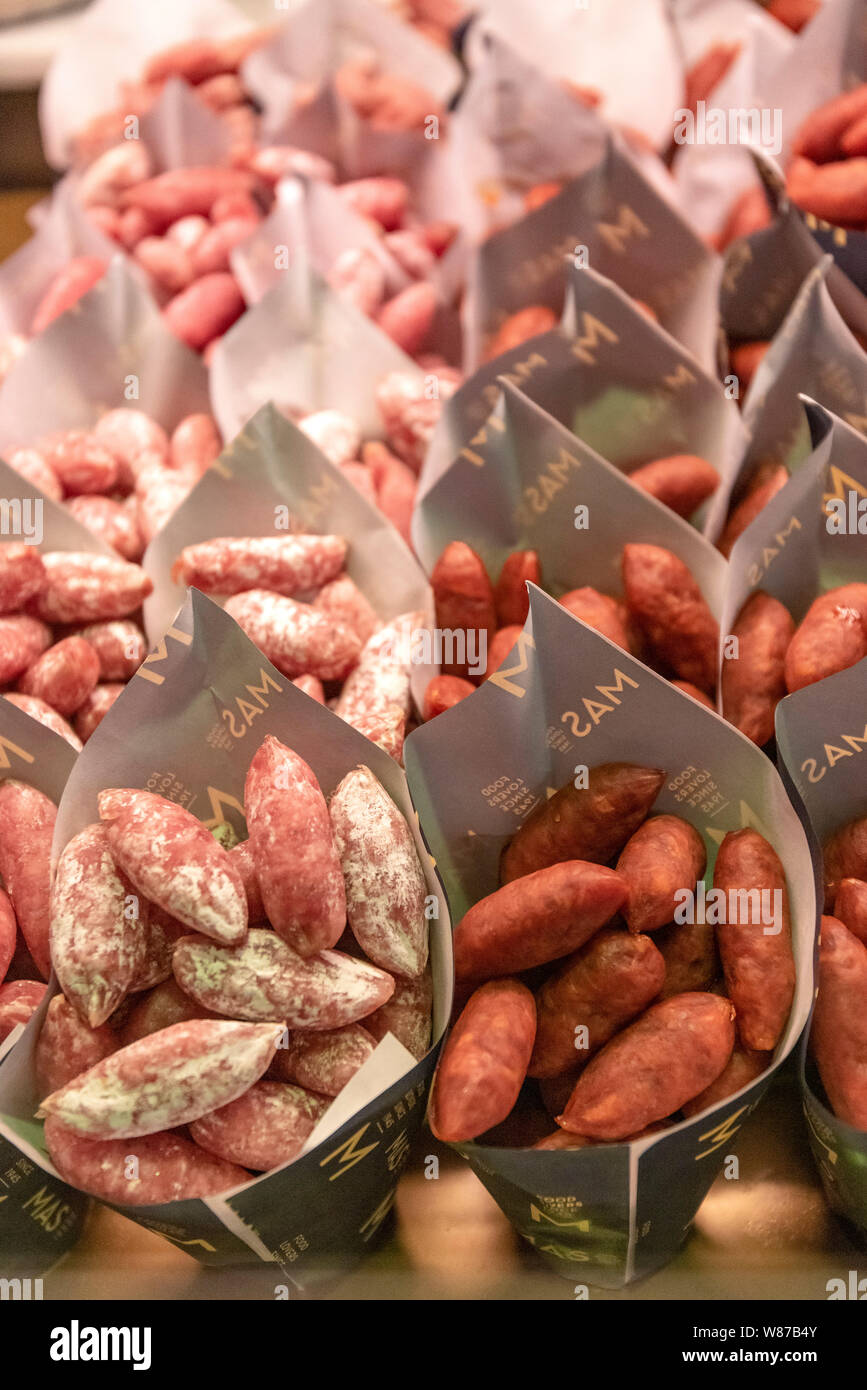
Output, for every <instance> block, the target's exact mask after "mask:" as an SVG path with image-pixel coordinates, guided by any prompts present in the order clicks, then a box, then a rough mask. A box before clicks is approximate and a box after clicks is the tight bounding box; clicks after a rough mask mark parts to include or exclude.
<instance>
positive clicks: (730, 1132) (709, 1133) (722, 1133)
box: [695, 1105, 749, 1163]
mask: <svg viewBox="0 0 867 1390" xmlns="http://www.w3.org/2000/svg"><path fill="white" fill-rule="evenodd" d="M748 1109H749V1106H748V1105H742V1106H741V1108H740V1110H736V1111H735V1112H734V1114H733V1115H727V1116H726V1118H725V1119H724V1120H723V1121H722V1123H721V1124H718V1125H715V1126H714V1128H713V1129H707V1130H705V1132H704V1134H700V1135H699V1137H698V1142H699V1144H705V1143H707V1144H709V1147H708V1148H706V1149H703V1150H702V1151H701V1152H700V1153H697V1154H696V1156H695V1161H696V1163H698V1161H699V1159H701V1158H707V1157H708V1155H709V1154H712V1153H716V1150H717V1149H719V1148H721V1147H722V1145H723V1144H728V1143H730V1141H731V1140H732V1139H734V1137H735V1135H736V1134H737V1132H738V1130H739V1129H740V1127H741V1121H742V1116H744V1115H745V1114H746V1113H747V1110H748Z"/></svg>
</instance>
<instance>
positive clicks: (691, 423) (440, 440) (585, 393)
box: [419, 267, 746, 506]
mask: <svg viewBox="0 0 867 1390" xmlns="http://www.w3.org/2000/svg"><path fill="white" fill-rule="evenodd" d="M501 378H502V379H504V380H506V381H509V382H511V383H512V384H513V385H515V386H517V387H519V388H520V390H521V391H522V392H523V393H524V394H525V395H526V396H529V398H530V399H531V400H532V401H534V402H535V403H536V404H537V405H539V406H541V407H542V408H543V409H544V410H545V411H547V412H548V414H550V415H553V416H554V418H555V419H556V420H558V421H559V422H560V423H561V424H562V425H564V426H565V427H566V428H567V429H568V430H570V431H571V432H572V433H573V434H575V435H576V436H577V437H578V438H579V439H581V440H582V441H583V443H585V444H587V445H588V446H589V447H590V448H591V449H594V450H595V451H596V452H597V453H599V454H601V455H602V457H603V458H605V459H607V460H608V462H609V463H612V464H613V465H614V466H615V467H617V468H620V469H621V470H623V471H626V472H628V471H629V469H630V468H633V467H636V466H637V465H638V463H646V462H648V461H650V460H651V459H656V458H664V457H666V456H668V455H669V454H682V453H692V454H699V455H701V456H702V457H703V458H706V459H707V460H708V461H709V462H710V463H712V464H713V465H714V467H715V468H716V469H717V471H718V472H719V474H720V478H721V486H723V487H725V486H726V485H727V480H729V479H731V478H732V477H733V475H734V473H735V470H736V469H737V466H738V464H739V461H740V457H741V454H742V452H743V449H744V445H745V440H746V435H745V431H744V427H743V424H742V422H741V420H740V417H739V414H738V410H737V407H736V405H735V403H734V401H732V400H728V399H727V398H726V395H725V391H724V389H723V387H722V386H721V385H720V383H719V382H718V381H716V380H714V379H713V378H712V377H710V376H708V375H707V374H706V373H705V372H704V371H703V370H702V368H701V367H700V365H699V364H698V363H697V362H696V361H695V359H694V358H693V357H692V356H691V355H690V353H688V352H687V350H686V349H685V348H683V347H682V346H681V345H680V344H679V343H677V342H676V341H675V340H674V339H673V338H672V337H671V336H670V335H669V334H668V333H666V332H665V331H664V330H663V329H661V328H660V327H659V326H658V325H657V324H655V323H652V322H651V321H650V320H649V319H648V318H647V316H646V315H645V314H643V313H642V312H641V310H640V309H638V308H636V306H635V305H634V304H633V303H632V301H631V300H630V299H629V297H628V296H627V295H626V294H625V293H624V292H623V291H622V290H621V289H619V288H618V287H617V286H616V285H614V284H613V283H612V282H611V281H610V280H606V279H604V278H603V277H602V276H601V275H599V274H597V272H596V271H595V270H592V269H589V268H578V267H573V269H572V271H571V288H570V299H569V302H568V304H567V309H566V314H565V316H564V321H563V324H562V325H561V327H560V328H559V329H556V330H553V331H552V332H550V333H545V334H542V335H540V336H539V337H538V338H532V339H530V340H529V342H526V343H522V344H521V345H520V346H519V347H517V348H514V349H513V350H512V351H510V352H507V353H503V355H502V356H501V357H498V358H495V359H494V361H492V362H489V363H487V364H486V365H485V366H483V367H480V368H479V370H478V371H476V372H474V373H473V375H472V376H471V377H469V378H468V379H467V380H466V381H465V382H464V383H463V385H462V386H461V387H460V388H459V389H458V390H457V391H456V392H455V394H454V395H453V396H451V397H450V398H449V399H448V400H447V401H446V402H445V403H444V405H443V409H442V414H441V416H440V420H439V423H438V425H437V429H436V432H435V434H434V437H433V439H432V441H431V446H430V449H429V450H428V454H427V458H426V459H425V464H424V468H423V469H422V474H421V479H420V484H419V503H420V505H421V506H424V505H425V498H426V496H427V494H428V493H429V492H430V490H431V489H432V488H433V486H434V485H435V484H436V483H437V481H438V480H439V478H440V477H441V476H442V475H443V474H444V473H445V471H446V470H447V469H448V468H449V467H450V466H451V465H452V464H453V463H454V461H455V459H456V458H457V456H458V455H459V454H460V453H461V451H462V450H465V451H466V452H465V457H470V458H471V456H472V454H473V453H474V452H476V451H477V450H478V446H479V445H480V444H482V445H483V444H484V443H485V440H486V421H487V419H488V417H489V415H490V413H491V410H492V409H493V407H494V406H495V405H496V402H497V397H498V394H499V390H500V379H501Z"/></svg>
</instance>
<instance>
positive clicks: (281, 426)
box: [143, 404, 433, 642]
mask: <svg viewBox="0 0 867 1390" xmlns="http://www.w3.org/2000/svg"><path fill="white" fill-rule="evenodd" d="M278 521H279V523H280V524H279V529H278ZM284 521H288V522H289V527H288V528H287V527H286V526H284V525H283V522H284ZM292 530H294V531H311V532H315V533H317V534H320V535H336V536H343V537H344V538H345V539H346V540H347V542H348V545H349V550H348V555H347V560H346V572H347V573H348V575H349V576H350V578H351V579H352V580H354V582H355V583H356V584H357V586H358V587H359V589H361V591H362V593H363V594H364V595H365V597H366V598H367V599H368V601H369V603H370V604H371V605H372V607H373V608H374V610H375V611H376V612H377V613H378V614H379V616H380V618H382V619H383V620H385V619H388V618H395V617H397V616H398V615H399V614H401V613H408V612H415V611H420V610H423V611H425V612H431V611H432V609H433V599H432V596H431V592H430V587H429V586H428V583H427V581H426V579H425V577H424V574H423V573H422V571H421V569H420V568H419V565H418V562H417V560H416V559H415V558H414V556H413V555H412V554H411V553H410V551H409V549H408V548H407V546H406V545H405V544H404V542H403V540H402V539H401V537H400V536H399V535H398V533H397V531H395V529H394V527H393V526H392V525H391V523H390V522H388V521H386V519H385V517H384V516H383V515H382V513H381V512H380V511H379V510H378V509H377V508H376V507H373V506H371V504H370V503H369V502H368V501H367V499H366V498H365V497H363V496H362V495H361V493H360V492H359V491H358V489H357V488H356V487H354V486H353V484H352V483H351V482H350V481H349V479H348V478H346V477H344V475H343V474H342V473H341V471H340V469H339V468H336V467H335V466H334V464H332V463H330V462H329V460H328V459H327V458H326V457H325V455H324V454H322V453H321V452H320V450H319V449H317V447H316V445H315V444H314V443H313V442H312V440H310V439H308V438H307V435H306V434H304V433H303V431H302V430H300V429H298V427H297V426H296V425H293V424H292V423H291V422H290V421H289V420H286V419H285V418H284V417H283V416H282V415H281V414H280V413H279V412H278V411H277V410H276V409H275V408H274V406H273V405H270V404H269V405H265V406H262V408H261V409H260V410H259V411H257V413H256V414H255V415H254V416H253V418H252V420H249V421H248V422H247V424H246V425H245V426H244V429H243V430H242V431H241V433H240V434H239V435H238V436H237V437H236V438H235V439H233V440H232V442H231V444H229V445H228V447H227V448H225V449H224V450H223V452H222V454H220V457H219V458H218V459H217V460H216V462H215V463H214V464H213V466H212V467H211V468H209V469H208V471H207V473H205V475H204V477H203V478H201V479H200V481H199V482H198V483H197V484H196V486H195V488H194V489H193V491H192V492H191V493H190V494H189V496H188V497H187V498H186V499H185V501H183V502H182V503H181V505H180V507H179V508H178V509H177V511H176V512H175V513H174V514H173V516H171V517H170V518H169V520H168V522H167V523H166V525H165V526H164V527H163V528H162V530H161V531H160V532H159V533H158V534H157V536H156V537H155V538H154V540H153V541H152V542H151V544H150V545H149V546H148V549H147V551H146V552H145V556H144V560H143V564H144V568H145V569H146V570H147V572H148V574H149V575H150V576H151V579H152V580H153V584H154V589H153V593H152V594H151V595H150V597H149V598H147V599H145V606H144V616H145V626H146V629H147V632H148V636H149V638H150V640H151V641H152V642H153V641H157V639H158V638H159V637H160V636H161V635H162V634H163V633H164V632H165V630H166V628H167V627H168V626H169V625H170V624H171V622H172V619H173V617H174V615H175V613H176V612H177V610H178V608H179V606H180V605H181V604H182V603H183V601H184V597H185V590H184V589H183V587H181V586H180V585H178V584H175V583H174V582H173V581H172V578H171V568H172V565H173V564H174V562H175V560H177V558H178V556H179V555H180V552H181V551H182V550H183V549H184V547H185V546H187V545H196V544H197V543H198V542H199V541H205V540H212V539H213V538H214V537H216V536H273V537H279V536H280V535H286V534H289V532H290V531H292Z"/></svg>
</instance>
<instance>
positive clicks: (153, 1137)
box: [0, 737, 432, 1205]
mask: <svg viewBox="0 0 867 1390" xmlns="http://www.w3.org/2000/svg"><path fill="white" fill-rule="evenodd" d="M23 791H26V792H27V793H28V794H29V795H28V796H26V797H22V789H21V788H17V787H16V784H14V783H5V784H4V785H3V788H2V789H0V814H3V815H4V816H6V817H8V816H10V815H12V814H17V815H18V817H19V819H20V817H22V816H24V815H29V816H30V818H31V819H33V820H35V819H36V817H37V816H38V815H41V816H42V822H41V823H42V824H43V825H46V826H47V823H48V820H49V818H50V815H51V813H53V809H54V808H53V807H50V805H49V806H46V805H45V803H46V800H47V799H46V798H44V797H39V795H38V794H35V793H33V792H32V790H31V789H29V788H28V789H23ZM4 798H5V800H4ZM13 798H14V800H13ZM10 800H12V805H11V807H7V805H6V804H5V802H6V801H10ZM21 801H24V802H26V803H27V804H26V805H19V804H18V803H19V802H21ZM31 803H32V804H31ZM244 810H245V814H246V819H247V827H248V832H249V838H248V839H247V840H244V841H240V842H237V840H236V842H235V843H231V841H232V839H233V838H235V837H233V836H232V834H231V830H230V827H228V826H221V827H218V828H217V829H216V830H215V831H214V833H211V832H210V831H209V830H207V829H206V828H205V827H204V826H203V825H202V824H201V823H200V822H199V821H198V820H197V819H196V818H195V816H193V815H192V814H191V813H190V812H189V811H187V810H185V809H184V808H183V807H182V806H179V805H177V804H176V803H174V802H171V801H167V800H166V799H165V798H163V797H161V796H158V795H156V794H154V793H150V792H145V791H138V790H136V789H132V788H129V789H114V788H113V789H106V790H105V791H103V792H102V793H100V796H99V814H100V820H99V821H98V822H95V823H94V824H92V825H88V826H86V827H85V828H84V829H83V830H81V831H80V832H79V833H78V834H77V835H75V836H74V837H73V838H72V839H71V840H70V841H69V843H68V844H67V845H66V847H65V848H64V850H63V852H62V853H61V855H60V859H59V862H58V865H57V869H56V873H55V876H54V882H53V886H52V888H51V893H50V901H49V899H48V895H47V883H48V875H47V872H46V869H47V864H46V863H45V862H42V863H40V864H39V865H38V866H37V868H38V877H39V884H38V888H39V892H38V894H37V893H36V888H35V885H34V884H33V883H32V882H30V881H25V880H23V879H22V877H21V875H22V874H23V873H24V872H26V868H27V866H26V865H25V864H23V863H20V862H16V861H14V860H9V859H4V863H3V872H4V878H5V879H6V882H7V884H8V886H9V893H10V897H11V899H12V903H14V905H15V911H16V912H18V914H19V916H20V917H21V920H22V929H23V930H24V931H25V932H26V933H28V935H27V941H28V945H30V947H31V949H32V950H33V951H34V953H36V950H37V946H40V947H41V949H42V951H43V953H44V951H45V948H46V947H47V946H48V945H49V944H50V952H51V961H52V964H53V966H54V970H55V972H56V975H57V978H58V981H59V983H60V986H61V988H62V991H63V993H62V994H60V995H57V996H55V998H53V999H52V1000H51V1003H50V1005H49V1008H48V1012H47V1014H46V1016H45V1019H44V1022H43V1024H42V1028H41V1031H40V1034H39V1040H38V1043H37V1052H36V1067H37V1079H38V1086H39V1094H40V1097H41V1113H42V1114H43V1115H44V1116H45V1117H46V1124H45V1138H46V1143H47V1145H48V1149H49V1152H50V1154H51V1158H52V1160H53V1162H54V1163H55V1165H56V1167H57V1169H58V1171H59V1172H60V1173H61V1175H62V1176H63V1177H65V1178H66V1179H67V1181H69V1182H70V1183H72V1184H73V1185H74V1186H76V1187H79V1188H81V1189H82V1190H84V1191H86V1192H90V1193H92V1194H93V1195H95V1196H98V1197H102V1198H104V1199H105V1200H107V1201H116V1202H122V1203H124V1204H132V1205H137V1204H151V1203H155V1202H161V1201H168V1200H174V1199H181V1198H188V1197H201V1196H206V1195H209V1194H214V1193H217V1192H223V1191H226V1190H227V1189H229V1188H232V1187H235V1186H237V1185H238V1184H240V1183H243V1182H245V1181H247V1180H248V1179H249V1178H250V1176H251V1175H252V1174H253V1173H262V1172H266V1171H268V1170H270V1169H272V1168H275V1167H279V1166H281V1165H283V1164H285V1163H287V1162H289V1161H290V1160H291V1159H293V1158H294V1157H296V1156H297V1155H298V1153H299V1152H300V1151H301V1148H302V1146H303V1144H304V1142H305V1140H306V1139H307V1138H308V1136H309V1135H310V1134H311V1133H312V1131H313V1129H314V1127H315V1125H316V1123H317V1122H318V1120H319V1119H320V1118H321V1117H322V1115H324V1114H325V1112H326V1110H327V1109H328V1106H329V1104H330V1101H331V1099H332V1098H333V1097H334V1096H336V1095H338V1094H339V1093H340V1092H341V1091H342V1089H343V1087H344V1086H345V1085H347V1083H348V1082H349V1081H350V1080H351V1079H352V1077H353V1076H354V1075H355V1073H356V1072H357V1071H358V1070H359V1068H360V1067H362V1066H363V1065H364V1063H365V1062H366V1061H367V1059H368V1058H369V1057H370V1056H371V1055H372V1053H373V1051H374V1048H375V1047H376V1044H377V1042H378V1041H379V1040H380V1039H381V1038H382V1037H384V1035H385V1033H386V1032H391V1033H392V1034H393V1035H394V1036H395V1037H397V1038H398V1040H399V1041H401V1042H402V1043H403V1044H404V1046H406V1047H407V1049H408V1050H409V1051H410V1052H411V1053H412V1055H413V1056H416V1057H421V1056H423V1055H424V1053H425V1052H426V1051H427V1047H428V1044H429V1039H430V1019H431V1000H432V995H431V978H430V971H429V968H428V963H427V962H428V942H427V916H426V911H425V906H426V885H425V880H424V875H423V872H422V869H421V866H420V864H419V861H418V856H417V854H416V850H415V846H414V843H413V840H412V836H411V834H410V831H409V828H408V826H407V824H406V822H405V820H404V819H403V817H402V815H401V814H400V812H399V811H398V810H397V808H396V807H395V805H394V803H393V802H392V800H391V798H390V797H389V796H388V794H387V793H386V792H385V790H384V788H383V787H382V786H381V785H380V783H379V782H378V781H377V780H376V778H375V777H374V775H373V774H372V773H371V772H370V770H369V769H368V768H366V767H364V766H359V767H357V768H355V769H353V770H352V771H350V772H348V773H347V774H346V776H345V777H344V778H343V779H342V780H341V782H340V783H339V785H338V786H337V787H336V789H335V790H334V792H333V794H332V796H331V798H330V801H329V802H326V800H325V797H324V796H323V793H322V791H321V789H320V786H319V783H318V781H317V779H316V776H315V774H314V773H313V771H312V770H311V768H310V767H309V766H308V765H307V763H305V762H304V760H303V759H302V758H300V757H299V756H298V755H297V754H296V753H294V752H293V751H292V750H291V749H290V748H287V747H286V746H285V745H283V744H282V743H280V742H279V741H278V740H277V739H276V738H273V737H268V738H266V739H265V740H264V742H263V743H262V744H261V746H260V747H259V749H258V751H257V752H256V754H255V756H254V757H253V759H252V762H251V763H250V767H249V771H248V774H247V780H246V785H245V790H244ZM48 833H49V834H50V828H49V830H48ZM44 838H45V834H43V839H44ZM4 844H5V837H4ZM19 859H20V856H19ZM34 897H36V898H38V901H36V902H34ZM34 914H38V920H37V921H36V923H35V924H34V923H33V920H32V919H33V916H34ZM4 923H5V924H6V925H5V926H4V937H3V946H4V950H5V947H6V937H7V935H9V934H10V931H11V937H10V939H11V940H12V941H14V914H13V912H12V908H11V906H10V904H9V902H8V900H7V899H5V898H4ZM28 984H29V991H30V992H29V994H27V997H26V1000H25V998H24V997H23V996H24V995H25V994H26V991H25V989H24V986H23V984H19V985H18V988H17V991H16V992H15V993H14V994H13V995H11V996H10V997H9V998H8V1000H7V999H4V1000H2V1001H0V1004H2V1008H3V1016H4V1020H5V1021H8V1022H9V1023H10V1026H11V1024H12V1023H14V1022H15V1021H18V1019H19V1017H20V1015H21V1012H22V1010H23V1008H24V1004H25V1003H30V1002H31V996H34V998H33V1000H32V1002H34V1003H35V1002H37V1001H36V999H35V996H37V995H40V996H41V993H42V991H43V990H44V986H43V985H40V984H38V983H36V982H32V984H31V983H29V982H28ZM5 988H6V989H7V990H9V989H10V987H9V986H6V987H5ZM19 996H21V997H19ZM16 1010H17V1012H16ZM181 1126H187V1127H188V1129H187V1131H186V1132H185V1133H184V1134H179V1133H178V1132H177V1131H178V1130H179V1128H180V1127H181ZM187 1136H188V1137H187ZM131 1158H134V1159H135V1160H136V1161H137V1164H138V1168H137V1175H136V1177H135V1178H134V1179H133V1180H131V1179H130V1174H129V1162H130V1159H131Z"/></svg>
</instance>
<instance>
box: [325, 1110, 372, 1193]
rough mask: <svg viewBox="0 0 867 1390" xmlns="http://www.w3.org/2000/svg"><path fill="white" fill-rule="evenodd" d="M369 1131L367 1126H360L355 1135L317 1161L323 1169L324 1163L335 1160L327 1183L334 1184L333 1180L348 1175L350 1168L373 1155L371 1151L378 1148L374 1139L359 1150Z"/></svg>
mask: <svg viewBox="0 0 867 1390" xmlns="http://www.w3.org/2000/svg"><path fill="white" fill-rule="evenodd" d="M369 1129H370V1125H369V1124H366V1125H362V1126H361V1129H357V1130H356V1131H355V1133H354V1134H351V1135H350V1136H349V1138H348V1139H346V1140H344V1142H343V1143H342V1144H341V1145H340V1146H339V1147H338V1148H336V1149H332V1151H331V1153H330V1154H327V1155H326V1157H325V1158H321V1159H320V1160H319V1167H320V1168H324V1167H325V1165H326V1163H330V1162H331V1160H332V1159H333V1158H336V1159H337V1167H336V1168H335V1170H334V1172H333V1173H329V1175H328V1181H329V1182H334V1179H335V1178H339V1177H342V1176H343V1174H344V1173H348V1172H349V1170H350V1168H353V1167H354V1166H355V1164H356V1163H360V1162H361V1160H362V1159H363V1158H367V1155H368V1154H370V1153H373V1150H374V1149H376V1148H378V1147H379V1140H378V1139H376V1140H374V1142H373V1143H372V1144H367V1145H366V1146H365V1147H364V1148H363V1149H362V1148H359V1143H360V1141H361V1139H362V1138H363V1137H364V1135H365V1133H366V1132H367V1130H369Z"/></svg>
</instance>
